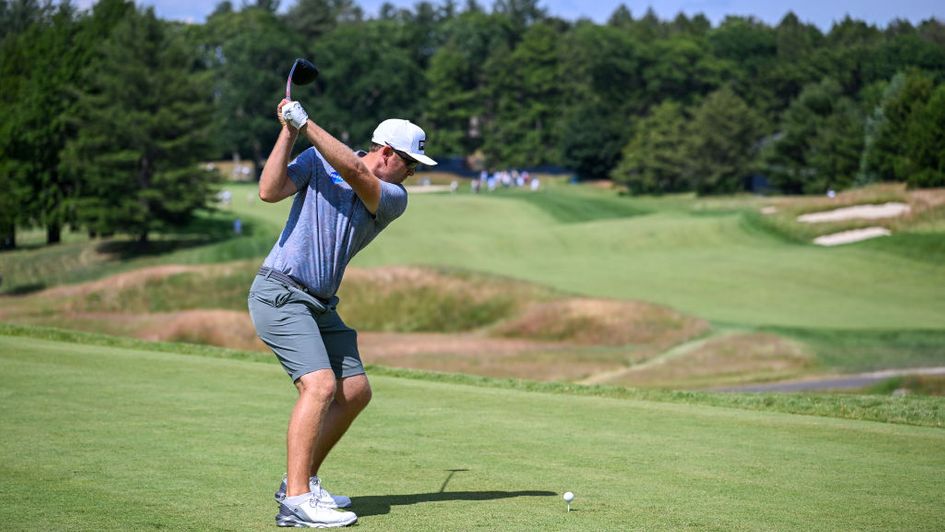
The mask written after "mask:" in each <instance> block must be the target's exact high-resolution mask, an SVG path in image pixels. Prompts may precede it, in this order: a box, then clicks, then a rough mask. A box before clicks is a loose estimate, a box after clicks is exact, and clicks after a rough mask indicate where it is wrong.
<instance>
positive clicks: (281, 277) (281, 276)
mask: <svg viewBox="0 0 945 532" xmlns="http://www.w3.org/2000/svg"><path fill="white" fill-rule="evenodd" d="M256 275H262V276H263V277H266V278H272V279H275V280H277V281H280V282H283V283H285V284H287V285H289V286H291V287H293V288H298V289H299V290H301V291H303V292H305V293H306V294H308V295H310V296H312V297H314V298H315V299H317V300H318V301H319V302H320V303H322V304H324V305H325V306H326V307H329V306H331V301H329V300H328V299H324V298H321V297H318V296H316V295H315V294H313V293H312V291H311V289H309V287H308V286H306V285H305V284H304V283H302V282H301V281H299V280H298V279H296V278H295V277H292V276H291V275H288V274H285V273H282V272H280V271H279V270H273V269H272V268H269V267H267V266H263V267H262V268H259V273H257V274H256Z"/></svg>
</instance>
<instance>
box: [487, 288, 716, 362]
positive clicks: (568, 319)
mask: <svg viewBox="0 0 945 532" xmlns="http://www.w3.org/2000/svg"><path fill="white" fill-rule="evenodd" d="M708 329H709V324H708V323H707V322H705V321H704V320H699V319H695V318H692V317H689V316H685V315H683V314H680V313H679V312H676V311H673V310H672V309H668V308H665V307H660V306H657V305H652V304H648V303H643V302H639V301H617V300H607V299H591V298H565V299H557V300H553V301H547V302H543V303H537V304H533V305H531V306H529V307H528V308H526V309H525V310H524V311H523V312H522V313H520V314H519V315H518V316H516V317H514V318H512V319H509V320H507V321H505V322H503V323H501V324H499V325H497V326H496V328H495V329H494V330H493V333H494V334H498V335H500V336H507V337H512V338H533V339H538V340H548V341H559V342H568V343H573V344H578V345H605V346H622V345H628V344H643V345H649V346H652V347H653V348H655V349H660V350H662V349H667V348H668V347H670V346H673V345H676V344H678V343H681V342H684V341H686V340H688V339H690V338H692V337H695V336H698V335H700V334H703V333H705V332H706V331H708Z"/></svg>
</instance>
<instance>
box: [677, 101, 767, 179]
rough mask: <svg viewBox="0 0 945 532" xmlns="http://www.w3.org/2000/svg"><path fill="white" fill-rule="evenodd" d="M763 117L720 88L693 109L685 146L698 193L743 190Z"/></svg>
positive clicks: (762, 126) (751, 166) (751, 168)
mask: <svg viewBox="0 0 945 532" xmlns="http://www.w3.org/2000/svg"><path fill="white" fill-rule="evenodd" d="M763 128H764V120H763V119H762V118H761V116H760V115H759V114H758V113H757V112H756V111H754V110H752V109H751V108H750V107H748V105H747V104H746V103H745V101H744V100H742V99H741V98H740V97H739V96H738V95H737V94H735V91H733V90H732V89H730V88H728V87H723V88H721V89H719V90H717V91H715V92H713V93H712V94H710V95H708V96H707V97H706V99H705V100H704V101H703V102H702V105H700V106H699V107H698V108H697V109H696V110H695V111H694V112H693V117H692V123H691V125H690V134H689V141H688V142H687V145H686V148H685V155H686V160H687V161H688V162H687V164H688V169H687V171H688V174H689V176H690V178H691V179H692V182H693V184H694V188H695V189H696V192H698V193H699V194H731V193H733V192H739V191H742V190H745V188H746V187H745V183H746V180H747V179H748V178H749V177H750V176H751V173H752V170H753V163H754V157H755V153H756V150H757V145H758V141H759V139H760V138H761V136H762V132H763Z"/></svg>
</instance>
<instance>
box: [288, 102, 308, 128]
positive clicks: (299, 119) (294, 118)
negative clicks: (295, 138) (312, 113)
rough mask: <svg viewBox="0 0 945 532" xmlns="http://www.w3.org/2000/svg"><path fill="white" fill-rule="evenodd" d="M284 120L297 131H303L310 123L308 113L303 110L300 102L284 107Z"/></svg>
mask: <svg viewBox="0 0 945 532" xmlns="http://www.w3.org/2000/svg"><path fill="white" fill-rule="evenodd" d="M282 118H284V119H285V121H286V123H287V124H289V125H290V126H292V127H294V128H295V129H302V126H304V125H305V123H306V122H308V113H306V112H305V109H302V104H300V103H299V102H290V103H287V104H285V105H283V106H282Z"/></svg>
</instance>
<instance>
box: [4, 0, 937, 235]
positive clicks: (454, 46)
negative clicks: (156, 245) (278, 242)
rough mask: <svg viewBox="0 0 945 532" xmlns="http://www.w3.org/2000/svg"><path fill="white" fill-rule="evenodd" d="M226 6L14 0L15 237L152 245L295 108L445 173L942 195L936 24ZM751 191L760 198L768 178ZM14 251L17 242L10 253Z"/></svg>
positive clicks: (267, 3)
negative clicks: (456, 164)
mask: <svg viewBox="0 0 945 532" xmlns="http://www.w3.org/2000/svg"><path fill="white" fill-rule="evenodd" d="M278 8H279V4H278V1H277V0H257V1H256V3H255V4H248V5H242V6H239V7H237V6H234V4H233V3H231V2H229V1H223V2H221V3H219V4H218V5H217V6H216V8H215V10H214V12H213V13H212V14H211V15H210V16H209V17H208V18H207V20H206V22H204V23H202V24H184V23H180V22H171V21H164V20H160V19H158V18H157V17H156V16H155V14H154V12H153V10H151V9H145V8H140V7H136V6H135V5H134V4H133V3H130V2H127V1H125V0H101V1H99V2H98V3H97V4H96V5H95V6H94V7H93V8H92V9H91V10H89V11H84V12H83V11H78V10H76V9H75V8H74V7H73V6H72V5H71V4H69V3H68V2H63V3H56V4H53V3H52V2H50V1H49V0H43V2H40V1H38V0H0V112H2V116H3V117H4V120H3V121H2V124H0V154H2V157H0V186H3V189H4V190H5V194H4V195H3V196H0V240H4V241H5V242H6V245H7V246H10V245H11V243H15V241H13V240H12V237H13V235H14V234H15V233H14V231H13V230H14V228H15V227H16V225H17V224H19V225H21V226H22V225H28V226H41V227H45V228H46V231H47V240H48V241H49V242H56V241H58V239H59V234H60V232H61V230H62V229H63V228H64V227H67V226H68V227H73V228H84V229H87V230H88V231H89V232H90V233H92V234H103V235H105V234H110V233H115V232H121V233H128V234H133V235H136V236H137V237H138V238H139V239H142V240H146V239H147V238H148V235H149V234H150V233H153V232H155V231H161V230H164V229H167V228H172V227H175V226H180V225H182V224H186V223H187V222H188V221H189V220H190V218H191V217H192V216H193V215H194V212H195V210H196V209H197V208H199V207H200V206H201V205H204V204H205V203H206V201H207V199H208V197H209V195H210V194H211V193H212V190H213V183H214V179H215V176H214V174H213V173H212V172H205V171H202V170H200V169H199V166H198V165H197V163H198V162H199V161H205V160H213V159H220V158H227V159H229V158H231V157H233V156H239V157H242V158H247V159H250V160H252V161H255V162H256V163H257V164H259V163H261V161H263V159H264V158H265V157H266V156H267V154H268V150H269V148H270V147H271V145H272V143H273V142H274V140H275V137H276V134H277V133H278V129H277V127H275V125H274V119H273V118H274V117H273V114H274V112H275V111H274V110H275V104H276V103H277V102H278V100H279V98H280V97H281V93H282V87H283V84H284V83H285V81H284V80H285V75H286V74H287V70H288V68H289V66H290V65H291V63H292V60H293V59H294V58H295V57H298V56H303V57H308V58H310V59H312V60H314V62H315V63H316V64H317V65H318V66H319V68H320V70H321V77H320V80H319V83H318V84H317V85H316V86H313V87H301V88H298V89H296V90H295V91H294V92H293V94H294V95H295V96H296V97H297V98H298V99H299V100H300V101H302V103H303V104H305V106H306V108H307V109H308V111H309V113H310V114H311V115H312V116H313V117H314V118H316V120H318V121H319V123H320V124H321V125H323V126H324V127H326V129H328V130H329V131H331V132H332V133H334V134H335V135H336V136H338V137H339V138H341V139H342V140H344V141H345V142H348V143H349V144H351V145H352V146H353V147H363V146H364V144H365V143H366V142H367V141H368V140H369V139H370V134H371V131H372V130H373V128H374V126H375V125H376V124H377V122H378V121H379V120H381V119H383V118H387V117H392V116H396V117H404V118H410V119H412V120H414V121H416V122H418V123H420V124H422V125H423V126H424V127H425V128H426V129H427V131H428V132H429V133H430V138H429V142H428V145H427V151H428V153H430V154H431V155H433V156H435V157H440V158H445V157H472V158H474V159H475V160H477V161H482V163H481V164H483V165H485V166H486V167H487V168H502V167H537V166H544V165H554V166H561V167H565V168H568V169H571V170H572V171H574V172H575V173H576V174H577V175H578V176H580V177H581V178H584V179H599V178H610V179H613V180H614V181H616V182H619V183H622V184H624V185H626V186H627V187H628V188H629V190H631V191H632V192H635V193H668V192H678V191H688V190H695V191H698V192H699V193H702V194H716V193H728V192H736V191H741V190H745V189H746V188H747V187H750V186H752V184H755V185H757V184H758V183H759V182H760V183H766V184H767V185H768V186H770V187H771V188H772V189H774V190H778V191H782V192H786V193H821V192H824V191H825V190H827V189H829V188H833V189H842V188H845V187H849V186H852V185H855V184H865V183H870V182H876V181H886V180H896V181H905V182H908V183H909V184H911V185H913V186H941V185H945V130H943V128H945V83H943V82H945V25H943V24H942V23H941V22H940V21H937V20H934V19H929V20H926V21H923V22H921V23H919V24H918V25H912V24H910V23H909V22H906V21H902V20H897V21H893V22H891V23H890V24H888V25H887V26H886V27H885V28H881V27H876V26H874V25H870V24H867V23H865V22H863V21H858V20H854V19H851V18H845V19H844V20H842V21H839V22H837V23H835V24H834V25H833V27H832V28H831V29H830V30H829V31H827V32H824V31H821V30H820V29H819V28H817V27H816V26H813V25H811V24H806V23H804V22H802V21H800V20H799V19H798V17H797V16H795V15H794V14H793V13H790V12H788V13H786V14H785V15H784V17H783V18H782V19H781V21H780V22H779V23H778V24H776V25H768V24H765V23H762V22H759V21H758V20H755V19H753V18H748V17H728V18H726V19H725V20H724V21H723V22H721V23H720V24H718V25H715V26H713V24H711V23H710V22H709V20H708V19H707V18H706V17H705V16H703V15H695V16H692V17H689V16H686V15H684V14H680V15H678V16H676V17H675V18H674V19H672V20H661V19H659V18H658V17H657V16H656V15H655V13H654V12H653V11H652V10H650V11H647V12H646V13H644V14H643V15H642V16H634V14H632V13H631V12H630V10H629V9H627V8H626V7H624V6H621V7H619V8H618V9H616V10H615V11H614V12H613V14H612V15H611V16H610V18H609V20H608V21H607V22H606V23H604V24H597V23H594V22H592V21H590V20H577V21H569V20H563V19H560V18H557V17H553V16H551V15H549V14H548V13H547V12H546V11H545V10H543V9H542V8H540V7H539V6H538V1H537V0H496V1H495V3H494V4H493V5H492V6H491V7H490V8H488V9H487V8H485V7H483V6H482V5H481V4H479V3H478V2H477V1H476V0H467V1H466V3H465V4H464V5H462V6H460V5H458V4H457V3H456V2H455V1H453V0H446V1H444V2H442V3H439V4H433V3H430V2H424V1H421V2H418V3H416V4H415V5H414V7H413V8H411V9H403V8H397V7H394V6H392V5H390V4H385V5H384V6H383V7H382V8H381V10H380V12H379V14H378V15H377V16H376V17H373V18H368V17H366V16H365V15H364V12H363V10H362V9H361V8H360V7H359V6H358V5H357V4H356V3H355V1H354V0H297V1H296V3H294V4H292V5H290V6H288V9H287V10H286V12H285V13H280V12H279V10H278ZM759 180H760V181H759ZM3 235H6V236H5V237H4V236H3Z"/></svg>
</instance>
